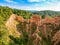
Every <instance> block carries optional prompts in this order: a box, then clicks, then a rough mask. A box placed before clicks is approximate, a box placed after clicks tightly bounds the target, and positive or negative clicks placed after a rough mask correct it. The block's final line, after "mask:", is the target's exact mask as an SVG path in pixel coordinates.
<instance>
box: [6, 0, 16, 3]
mask: <svg viewBox="0 0 60 45" xmlns="http://www.w3.org/2000/svg"><path fill="white" fill-rule="evenodd" d="M5 1H6V2H10V3H17V2H14V1H13V0H5Z"/></svg>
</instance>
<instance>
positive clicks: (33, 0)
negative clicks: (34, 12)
mask: <svg viewBox="0 0 60 45" xmlns="http://www.w3.org/2000/svg"><path fill="white" fill-rule="evenodd" d="M41 1H45V0H28V2H41Z"/></svg>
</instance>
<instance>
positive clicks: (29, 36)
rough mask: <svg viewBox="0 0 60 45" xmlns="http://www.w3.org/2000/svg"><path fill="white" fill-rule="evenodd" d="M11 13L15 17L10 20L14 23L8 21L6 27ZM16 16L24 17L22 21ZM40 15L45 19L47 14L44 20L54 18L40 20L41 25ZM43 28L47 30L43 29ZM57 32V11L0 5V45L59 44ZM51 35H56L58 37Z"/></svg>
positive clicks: (59, 13)
mask: <svg viewBox="0 0 60 45" xmlns="http://www.w3.org/2000/svg"><path fill="white" fill-rule="evenodd" d="M12 14H13V15H14V16H16V18H17V19H15V20H13V19H12V20H11V21H12V22H13V24H14V25H13V24H11V25H10V23H9V24H8V25H7V27H6V22H8V21H9V18H10V17H11V15H12ZM36 15H37V16H36ZM14 16H13V18H14ZM18 16H21V17H23V19H24V20H22V21H23V22H22V21H20V18H18ZM34 16H35V17H34ZM40 16H41V18H42V20H43V19H45V18H46V16H47V18H46V20H45V22H46V21H47V20H49V21H50V20H52V19H53V18H54V19H53V20H52V21H50V22H46V23H44V22H42V23H43V24H42V25H41V24H40V22H39V21H40ZM55 17H58V18H55ZM35 18H36V19H35ZM29 19H30V20H29ZM31 20H32V21H31ZM34 20H35V21H34ZM53 21H55V22H53ZM12 22H11V23H12ZM15 26H16V27H15ZM16 28H17V29H16ZM43 28H44V29H43ZM45 28H46V30H47V31H46V30H45ZM36 30H37V31H36ZM38 30H39V31H38ZM43 31H45V32H43ZM51 31H52V32H51ZM45 33H46V34H45ZM55 34H56V36H55ZM57 34H58V35H57ZM59 34H60V12H59V11H50V10H46V11H35V12H32V11H27V10H20V9H12V8H9V7H7V6H0V45H59V44H60V35H59ZM53 37H57V38H58V39H57V38H53ZM52 40H53V41H52Z"/></svg>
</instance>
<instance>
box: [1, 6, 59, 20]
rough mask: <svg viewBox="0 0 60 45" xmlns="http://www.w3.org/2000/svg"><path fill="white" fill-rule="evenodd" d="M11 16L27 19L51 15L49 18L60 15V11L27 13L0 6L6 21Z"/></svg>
mask: <svg viewBox="0 0 60 45" xmlns="http://www.w3.org/2000/svg"><path fill="white" fill-rule="evenodd" d="M11 14H16V15H20V16H22V17H24V18H25V19H28V18H30V17H31V16H32V15H35V14H37V15H41V16H45V15H49V16H56V15H60V11H51V10H45V11H27V10H20V9H12V8H9V7H7V6H0V16H1V17H3V18H4V20H7V19H8V18H9V16H10V15H11Z"/></svg>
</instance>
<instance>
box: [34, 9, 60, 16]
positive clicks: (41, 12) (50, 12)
mask: <svg viewBox="0 0 60 45" xmlns="http://www.w3.org/2000/svg"><path fill="white" fill-rule="evenodd" d="M33 14H38V15H49V16H56V15H60V11H52V10H43V11H35V12H33Z"/></svg>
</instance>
